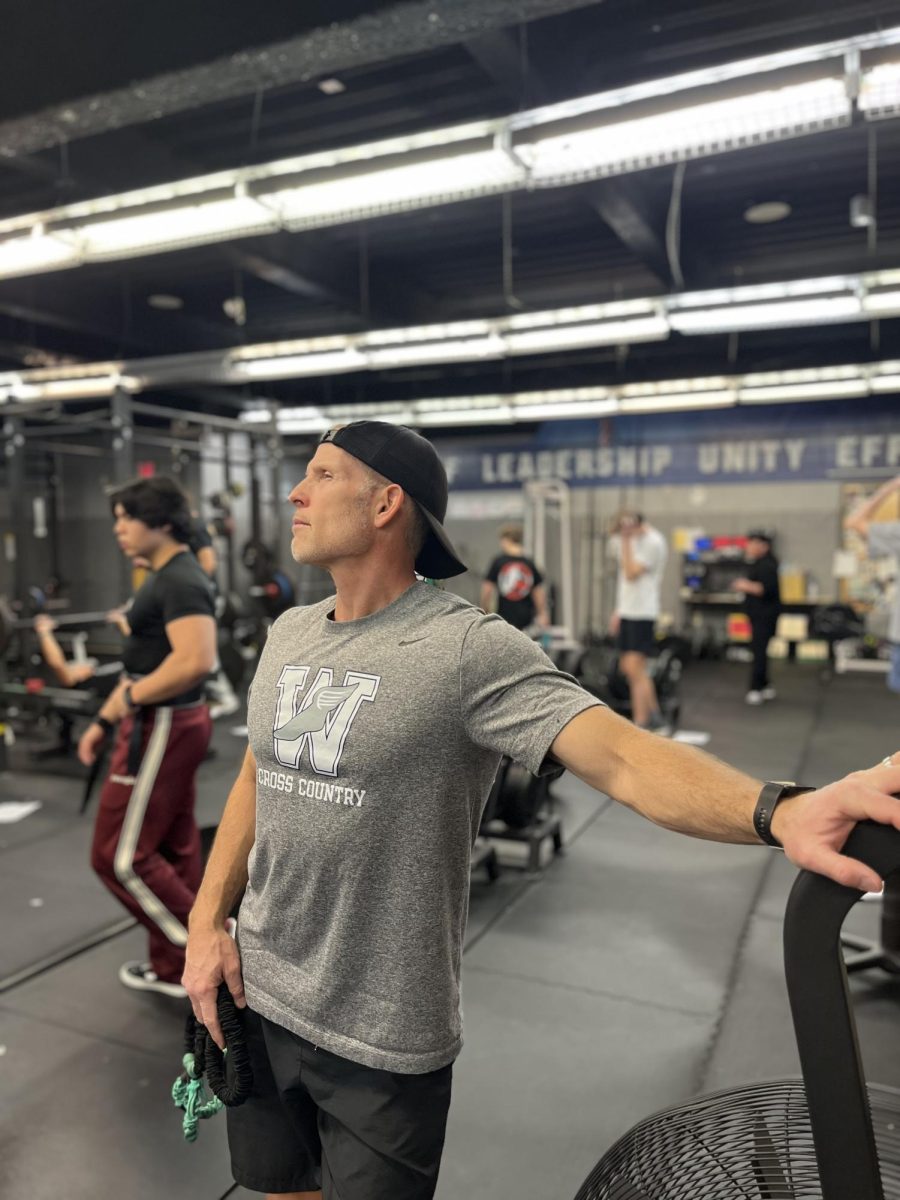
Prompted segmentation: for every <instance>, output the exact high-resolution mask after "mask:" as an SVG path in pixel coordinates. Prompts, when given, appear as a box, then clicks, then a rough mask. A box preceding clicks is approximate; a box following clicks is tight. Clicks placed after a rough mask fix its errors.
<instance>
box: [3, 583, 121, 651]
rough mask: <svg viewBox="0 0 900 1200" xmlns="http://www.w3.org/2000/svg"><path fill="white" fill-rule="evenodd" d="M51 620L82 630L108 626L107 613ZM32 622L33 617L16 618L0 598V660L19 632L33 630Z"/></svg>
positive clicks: (85, 614)
mask: <svg viewBox="0 0 900 1200" xmlns="http://www.w3.org/2000/svg"><path fill="white" fill-rule="evenodd" d="M41 615H44V614H40V613H36V614H35V616H41ZM46 615H47V616H50V615H51V614H50V613H47V614H46ZM52 619H53V621H54V622H55V624H56V625H57V626H66V625H71V626H73V627H74V628H76V629H83V628H85V626H87V625H106V624H108V614H107V612H89V613H65V614H63V615H60V616H58V617H57V616H54V617H53V618H52ZM34 621H35V618H34V617H17V616H16V614H15V611H14V610H13V608H12V606H11V605H10V603H9V601H8V600H7V599H6V597H5V596H0V658H2V657H3V656H4V655H5V654H6V652H7V651H8V650H9V647H10V643H11V642H12V640H13V638H14V637H15V635H16V634H17V633H18V632H20V630H23V629H31V630H33V629H34Z"/></svg>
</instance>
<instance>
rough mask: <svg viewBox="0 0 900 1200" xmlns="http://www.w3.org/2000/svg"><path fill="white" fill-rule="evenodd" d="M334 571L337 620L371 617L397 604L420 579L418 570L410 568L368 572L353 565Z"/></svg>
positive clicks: (335, 616) (332, 573)
mask: <svg viewBox="0 0 900 1200" xmlns="http://www.w3.org/2000/svg"><path fill="white" fill-rule="evenodd" d="M330 574H331V578H332V579H333V580H334V586H335V591H336V592H337V602H336V603H335V606H334V619H335V621H358V620H359V619H360V617H369V616H371V615H372V613H376V612H379V611H380V610H381V609H382V608H387V606H388V605H389V604H393V602H394V601H395V600H396V599H398V597H400V596H402V595H403V593H404V592H405V591H408V590H409V588H411V587H412V585H413V584H414V583H415V582H416V576H415V572H413V571H407V570H403V571H394V572H391V571H386V572H384V573H383V574H382V573H371V574H367V573H365V572H360V571H359V570H358V568H357V569H354V568H353V567H352V566H350V567H347V568H334V569H332V570H331V572H330Z"/></svg>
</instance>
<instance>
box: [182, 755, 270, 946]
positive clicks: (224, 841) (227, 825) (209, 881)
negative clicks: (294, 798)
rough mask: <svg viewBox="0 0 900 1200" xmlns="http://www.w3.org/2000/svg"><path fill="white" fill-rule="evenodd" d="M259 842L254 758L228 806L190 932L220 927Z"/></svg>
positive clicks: (247, 762) (248, 760) (243, 883)
mask: <svg viewBox="0 0 900 1200" xmlns="http://www.w3.org/2000/svg"><path fill="white" fill-rule="evenodd" d="M255 839H256V763H255V760H254V759H253V756H252V755H251V754H249V752H248V755H247V758H246V759H245V760H244V766H243V767H242V768H241V773H240V775H238V777H237V779H236V780H235V783H234V787H233V788H232V789H231V793H230V795H229V797H228V801H227V803H226V805H225V811H224V812H223V814H222V820H221V822H220V823H219V828H218V830H217V832H216V840H215V842H214V844H213V848H212V853H211V854H210V856H209V861H208V862H207V864H206V870H205V872H204V874H203V883H202V884H201V885H200V891H199V892H198V893H197V899H196V900H195V902H194V907H193V909H192V910H191V914H190V918H189V922H188V924H189V928H191V929H197V928H202V927H209V926H218V925H221V924H222V922H223V921H224V920H225V918H226V917H227V916H228V914H229V912H230V911H231V909H232V907H233V906H234V902H235V900H237V898H238V896H239V895H240V894H241V892H242V890H243V889H244V887H245V886H246V884H247V860H248V858H249V856H250V851H251V849H252V848H253V843H254V841H255Z"/></svg>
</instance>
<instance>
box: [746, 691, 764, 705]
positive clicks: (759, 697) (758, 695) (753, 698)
mask: <svg viewBox="0 0 900 1200" xmlns="http://www.w3.org/2000/svg"><path fill="white" fill-rule="evenodd" d="M764 699H765V697H764V696H763V694H762V692H757V691H755V690H754V691H750V692H748V693H747V695H746V696H745V697H744V700H745V701H746V702H747V704H762V702H763V700H764Z"/></svg>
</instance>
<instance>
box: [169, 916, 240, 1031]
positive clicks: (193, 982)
mask: <svg viewBox="0 0 900 1200" xmlns="http://www.w3.org/2000/svg"><path fill="white" fill-rule="evenodd" d="M223 981H224V982H225V983H226V984H227V985H228V990H229V991H230V992H231V994H232V996H233V997H234V1002H235V1004H236V1005H237V1006H238V1008H246V1007H247V1001H246V999H245V998H244V980H243V977H242V975H241V956H240V954H239V953H238V948H237V944H236V942H235V940H234V938H233V937H231V935H230V934H229V933H228V931H227V930H226V929H225V927H224V925H223V926H214V927H210V926H206V927H204V928H201V929H192V930H191V931H190V933H189V935H188V943H187V949H186V951H185V966H184V974H183V975H182V977H181V983H182V986H183V987H184V989H185V991H186V992H187V994H188V996H189V997H190V1001H191V1007H192V1008H193V1010H194V1016H195V1017H196V1018H197V1020H198V1021H199V1022H200V1024H201V1025H205V1026H206V1028H207V1029H208V1030H209V1035H210V1037H211V1038H212V1040H213V1041H214V1042H215V1043H216V1045H217V1046H218V1047H219V1049H220V1050H224V1049H225V1038H224V1036H223V1034H222V1027H221V1025H220V1024H219V1014H218V1010H217V1008H216V996H217V993H218V990H219V984H220V983H222V982H223Z"/></svg>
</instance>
